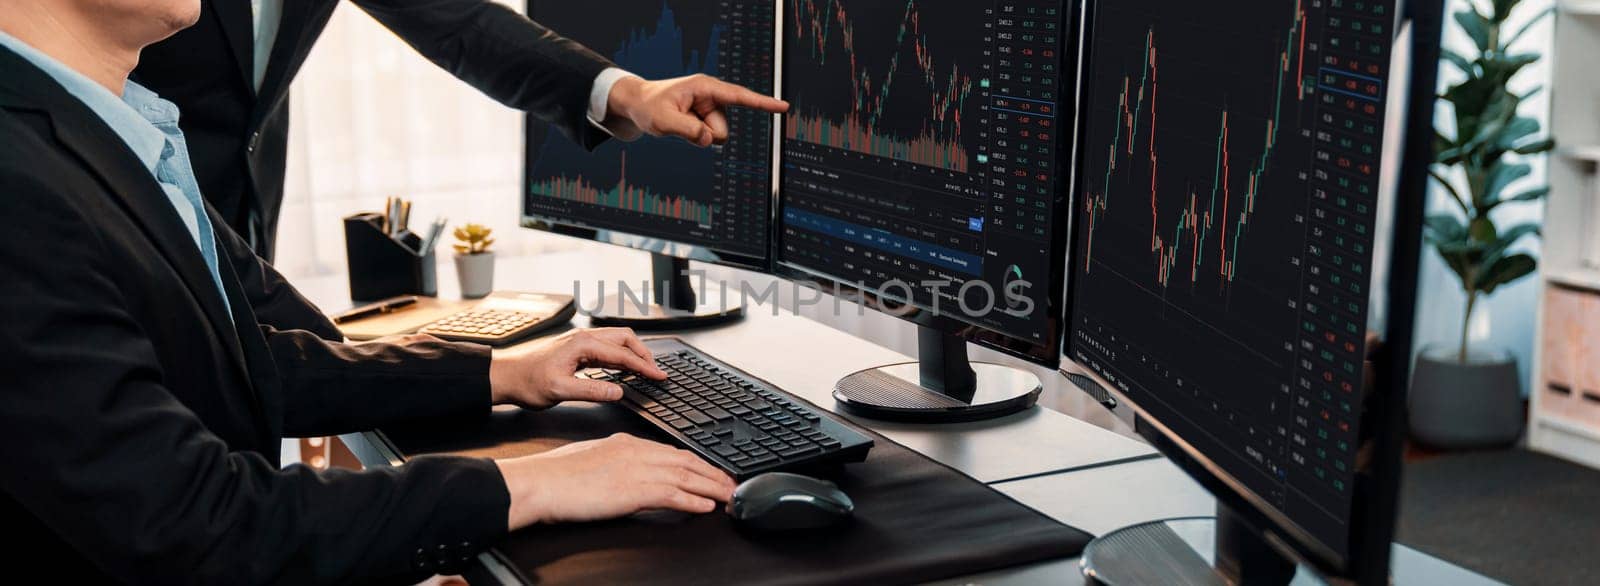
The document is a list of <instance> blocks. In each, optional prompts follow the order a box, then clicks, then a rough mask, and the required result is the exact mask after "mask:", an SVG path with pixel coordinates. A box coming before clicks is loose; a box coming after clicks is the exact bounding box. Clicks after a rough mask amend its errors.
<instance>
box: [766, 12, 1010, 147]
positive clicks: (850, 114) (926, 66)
mask: <svg viewBox="0 0 1600 586" xmlns="http://www.w3.org/2000/svg"><path fill="white" fill-rule="evenodd" d="M879 3H881V0H855V1H850V0H790V3H789V13H788V14H786V15H785V21H786V22H785V28H786V29H787V31H788V32H787V34H788V35H789V36H790V43H789V49H788V50H789V51H793V52H795V54H793V55H791V57H792V58H791V59H789V60H788V63H787V66H786V75H787V79H789V80H790V81H791V83H792V84H793V85H791V86H790V90H791V91H790V92H789V93H790V94H791V96H792V97H793V104H794V107H793V108H792V109H791V110H790V111H789V113H788V114H786V115H785V120H784V137H785V138H786V139H789V140H798V141H803V142H808V143H812V144H818V145H822V146H827V147H832V148H836V149H843V150H847V151H852V152H855V153H859V154H862V155H869V156H874V157H882V158H887V159H893V160H897V161H904V162H907V163H915V164H918V165H925V166H929V167H934V168H937V169H943V170H947V171H956V172H961V173H966V172H968V171H969V169H972V168H974V166H975V164H974V161H973V158H974V150H975V149H974V148H973V146H972V145H973V143H974V138H973V137H971V136H970V134H971V132H970V131H969V130H968V129H964V128H963V123H964V122H966V123H967V124H968V125H970V122H968V121H967V119H968V118H971V117H972V116H973V114H972V113H971V112H969V110H972V109H974V108H976V107H977V105H978V103H979V102H980V99H979V97H978V96H977V93H978V91H979V90H980V89H981V86H982V85H983V84H984V83H985V80H983V79H982V78H981V71H982V65H981V64H980V62H979V61H978V60H976V59H972V58H971V55H970V53H969V52H965V51H964V50H963V49H964V48H966V47H970V46H974V45H979V44H981V43H982V33H983V27H982V26H980V22H981V21H979V20H978V19H977V18H975V17H972V16H966V17H960V18H950V17H949V16H948V15H950V14H959V13H962V12H971V9H970V7H962V6H952V5H950V4H946V3H935V2H927V1H925V0H924V1H918V0H906V1H905V2H904V4H903V8H902V9H896V10H885V9H883V8H882V7H881V6H877V4H879ZM869 4H870V5H872V6H868V5H869ZM895 6H901V5H898V4H897V5H895Z"/></svg>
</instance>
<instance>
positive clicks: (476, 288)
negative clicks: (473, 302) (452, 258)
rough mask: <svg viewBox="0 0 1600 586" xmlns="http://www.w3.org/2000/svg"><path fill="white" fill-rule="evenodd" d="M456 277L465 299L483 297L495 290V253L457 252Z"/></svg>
mask: <svg viewBox="0 0 1600 586" xmlns="http://www.w3.org/2000/svg"><path fill="white" fill-rule="evenodd" d="M456 278H458V279H460V280H461V297H462V298H463V299H482V298H484V297H487V296H488V295H489V293H490V292H491V291H494V253H493V252H485V253H482V254H457V255H456Z"/></svg>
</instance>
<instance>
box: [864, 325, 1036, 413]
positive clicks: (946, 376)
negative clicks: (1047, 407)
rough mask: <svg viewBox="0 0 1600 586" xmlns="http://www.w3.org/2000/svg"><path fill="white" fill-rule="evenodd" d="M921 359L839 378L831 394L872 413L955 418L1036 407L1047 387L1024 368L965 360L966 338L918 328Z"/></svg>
mask: <svg viewBox="0 0 1600 586" xmlns="http://www.w3.org/2000/svg"><path fill="white" fill-rule="evenodd" d="M917 360H918V361H917V362H907V363H903V364H891V365H888V366H879V367H876V368H870V369H867V370H863V371H861V372H857V373H855V374H852V375H850V376H847V377H844V378H843V379H840V380H839V382H838V383H837V384H835V385H834V387H833V398H834V399H835V400H837V401H839V405H840V406H841V407H843V408H844V410H845V411H848V412H850V413H851V414H854V415H859V416H862V417H867V418H870V419H881V420H886V421H904V422H910V423H956V422H962V421H978V420H982V419H992V418H995V417H1003V416H1006V415H1010V414H1012V413H1016V412H1018V411H1021V410H1023V409H1027V408H1028V407H1032V406H1033V404H1034V402H1035V401H1037V400H1038V399H1039V393H1040V392H1042V391H1043V390H1044V386H1043V385H1042V384H1040V382H1039V377H1037V376H1035V375H1034V374H1033V373H1030V372H1027V371H1025V370H1020V369H1016V368H1012V367H1010V366H1004V365H1000V364H990V363H986V362H976V363H974V362H969V361H968V360H967V341H966V340H965V339H963V338H961V337H960V336H957V335H953V334H949V333H946V332H944V331H941V330H939V329H936V328H931V327H927V326H919V327H918V328H917Z"/></svg>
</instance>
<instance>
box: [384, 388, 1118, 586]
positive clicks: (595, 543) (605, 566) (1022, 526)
mask: <svg viewBox="0 0 1600 586" xmlns="http://www.w3.org/2000/svg"><path fill="white" fill-rule="evenodd" d="M863 431H864V432H865V433H867V434H868V435H870V436H872V439H873V441H874V442H875V444H874V447H873V448H872V451H871V453H870V454H869V455H868V456H867V459H866V461H864V462H861V463H858V464H848V465H845V466H843V467H842V469H840V470H839V471H837V472H835V473H833V474H832V475H831V477H830V480H833V481H835V482H837V483H838V484H839V487H840V488H842V489H843V490H844V491H845V493H847V494H849V495H850V498H851V499H852V500H854V501H855V503H856V518H855V521H854V522H853V523H852V524H851V525H848V526H845V527H843V528H840V529H838V530H835V531H830V532H823V533H815V534H787V535H775V534H753V533H747V532H743V531H740V530H738V529H737V528H736V527H735V526H734V525H733V523H732V521H731V520H730V519H729V518H728V516H727V515H725V514H723V513H721V512H716V513H711V514H706V515H684V514H676V513H650V514H643V515H637V516H634V517H630V518H626V519H620V520H614V521H607V522H600V523H587V524H571V525H559V526H539V527H533V528H529V529H525V530H522V531H519V532H517V533H515V534H512V535H511V536H510V537H508V538H507V539H506V541H505V542H504V543H501V544H500V545H499V546H498V547H497V548H496V549H497V550H498V551H499V552H500V553H501V554H502V556H503V557H504V558H506V559H507V560H509V561H510V562H511V563H512V564H513V565H514V566H515V568H516V570H517V571H518V572H520V573H521V577H522V578H523V579H524V580H525V581H527V582H529V583H532V584H586V585H587V584H645V583H648V584H741V585H743V584H822V583H826V584H865V583H873V584H883V583H918V582H926V581H931V580H938V579H943V578H951V577H957V576H965V575H970V574H976V573H979V572H986V571H992V570H996V569H1000V568H1005V567H1010V566H1016V565H1022V564H1027V563H1032V562H1040V561H1045V560H1052V559H1060V558H1066V557H1072V556H1075V555H1077V554H1079V553H1080V552H1082V550H1083V546H1084V545H1085V544H1086V543H1088V541H1089V540H1090V539H1091V536H1090V535H1089V534H1087V533H1084V532H1082V531H1079V530H1077V529H1074V528H1071V527H1068V526H1066V525H1063V524H1061V523H1059V522H1057V521H1055V520H1053V519H1050V518H1048V517H1045V516H1044V515H1042V514H1040V513H1039V512H1037V511H1034V510H1033V509H1030V508H1028V507H1026V506H1023V505H1022V504H1020V503H1018V502H1016V501H1014V500H1012V499H1011V498H1010V497H1007V496H1005V495H1002V494H1000V493H999V492H996V491H995V490H993V489H991V488H989V487H988V486H985V485H984V484H982V483H980V482H978V481H976V480H973V479H971V478H969V477H967V476H965V475H963V474H961V473H960V472H957V471H955V470H953V469H951V468H949V467H946V466H944V465H943V464H939V463H938V462H935V461H933V460H931V459H929V458H927V457H926V456H923V455H921V454H918V453H916V452H913V451H911V450H910V449H908V448H906V447H904V446H901V445H899V444H896V443H894V442H892V441H889V440H888V439H886V438H884V437H883V436H881V435H878V434H876V433H872V432H871V431H867V430H863ZM617 432H623V433H630V434H634V435H638V436H640V437H645V438H650V439H656V440H664V439H665V436H662V435H658V434H657V433H656V430H655V429H654V428H653V427H650V426H649V425H647V424H645V423H644V422H643V421H641V420H638V419H635V418H634V416H633V415H632V414H631V413H627V412H625V411H623V410H622V408H621V407H619V406H601V405H589V404H576V405H564V406H562V407H558V408H556V409H553V410H550V411H544V412H533V411H522V410H504V409H500V410H496V411H494V412H493V413H492V414H491V415H490V416H489V417H488V418H487V419H476V420H474V421H470V422H464V421H463V422H450V423H447V424H444V425H437V424H436V425H430V426H428V427H426V428H424V427H412V428H408V429H407V428H396V429H390V430H385V436H386V437H387V438H388V441H389V442H390V443H391V444H393V445H394V446H395V447H396V448H398V449H399V451H400V453H401V454H404V455H406V456H417V455H427V454H456V455H467V456H476V457H486V458H506V457H515V456H521V455H528V454H536V453H540V452H544V451H547V450H551V449H554V448H556V447H559V446H562V445H565V444H568V443H571V442H575V441H581V440H585V439H592V438H599V437H605V436H607V435H610V434H612V433H617ZM1018 449H1026V447H1025V446H1018Z"/></svg>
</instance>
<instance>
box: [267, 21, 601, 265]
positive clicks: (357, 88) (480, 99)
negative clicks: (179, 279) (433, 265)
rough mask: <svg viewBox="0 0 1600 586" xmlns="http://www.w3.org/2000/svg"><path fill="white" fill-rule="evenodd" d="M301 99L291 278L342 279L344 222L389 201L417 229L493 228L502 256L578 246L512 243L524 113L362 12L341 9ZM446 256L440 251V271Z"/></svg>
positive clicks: (289, 223)
mask: <svg viewBox="0 0 1600 586" xmlns="http://www.w3.org/2000/svg"><path fill="white" fill-rule="evenodd" d="M505 3H506V4H511V5H513V6H516V7H518V8H519V9H520V7H521V5H522V2H520V1H517V2H505ZM292 99H293V102H292V104H291V108H292V109H291V127H290V132H289V176H288V181H287V183H286V185H285V193H284V199H285V202H284V206H283V215H282V221H281V225H280V227H279V240H278V251H277V261H278V262H277V267H278V269H279V270H280V271H282V272H283V273H284V274H286V275H288V276H289V277H290V278H296V277H311V276H317V275H324V274H328V273H330V272H335V271H341V270H342V269H343V268H344V263H345V258H344V227H343V224H342V222H341V219H342V218H343V217H344V216H346V215H349V214H352V213H355V212H361V211H376V210H378V209H379V208H381V207H383V201H384V198H385V197H389V196H400V197H405V198H407V199H410V200H412V201H414V202H415V207H414V208H413V209H412V213H411V223H412V226H413V227H425V226H426V225H427V224H428V223H430V222H432V220H433V219H434V218H435V217H438V216H446V217H448V218H449V220H450V225H451V226H455V225H458V224H461V223H465V222H475V223H480V224H485V225H488V226H490V227H493V228H494V229H495V230H496V232H498V233H500V234H501V235H502V237H501V238H499V239H498V242H497V244H496V248H497V249H498V250H499V251H500V252H501V254H508V255H515V254H526V253H531V252H537V251H541V250H547V249H552V248H560V247H570V246H573V245H574V243H572V242H569V241H567V240H565V239H561V238H557V237H540V236H537V235H519V237H515V238H512V237H509V236H510V235H511V234H512V233H514V232H518V231H521V230H520V229H519V228H518V227H517V221H518V214H519V212H520V209H521V203H520V201H521V200H520V199H519V196H520V193H521V187H520V186H521V182H522V115H521V113H519V112H517V111H514V110H511V109H509V108H506V107H504V106H501V105H500V104H498V103H496V102H494V101H493V100H490V99H489V98H487V97H484V96H483V95H482V94H480V93H478V91H477V90H475V89H473V88H472V87H470V86H468V85H466V84H465V83H462V82H460V81H458V80H456V79H455V78H454V77H452V76H451V75H450V74H449V73H447V72H445V71H443V70H441V69H439V68H438V67H435V66H434V65H433V64H432V63H429V62H428V61H427V60H425V59H423V58H422V57H421V56H420V55H417V53H416V52H415V51H412V50H411V48H410V47H409V46H407V45H406V44H405V43H404V42H403V41H401V40H400V39H399V38H398V37H396V36H394V34H392V33H390V32H389V31H388V29H385V28H383V27H382V26H381V25H379V24H378V23H377V22H376V21H374V20H373V19H372V18H371V17H369V16H367V14H366V13H365V12H362V11H361V9H360V8H357V7H356V6H354V5H352V4H349V3H342V4H341V5H340V6H339V8H338V9H337V10H336V11H335V12H334V15H333V19H332V21H331V22H329V24H328V28H327V30H326V31H325V32H324V33H323V35H322V38H321V40H320V41H318V43H317V45H316V48H315V49H313V50H312V52H311V55H310V57H309V58H308V59H307V61H306V64H305V67H304V69H302V71H301V72H300V75H299V77H298V78H297V79H296V81H295V85H294V93H293V98H292ZM448 251H449V248H448V247H447V246H441V247H440V260H441V262H448V258H449V255H448Z"/></svg>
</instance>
